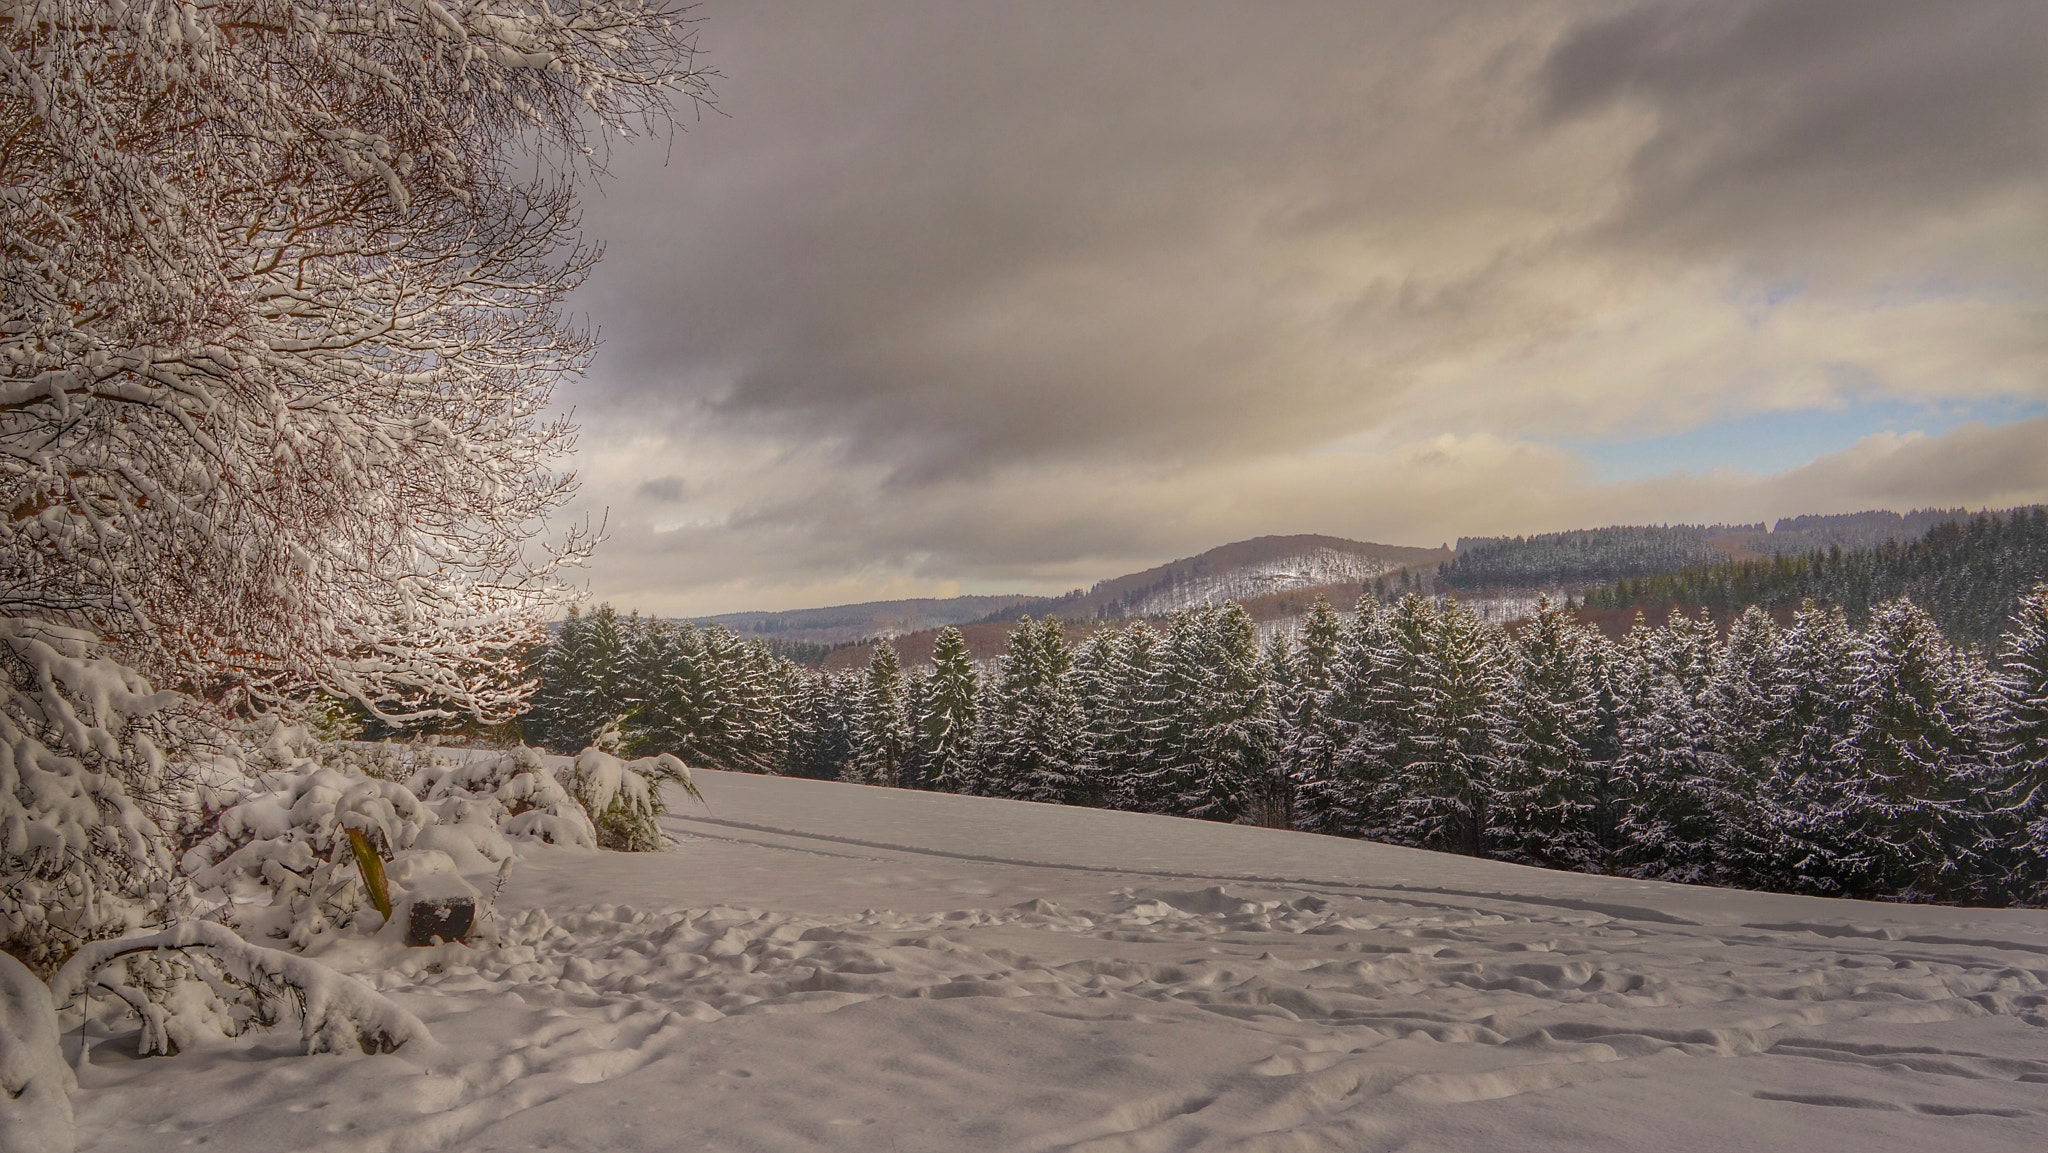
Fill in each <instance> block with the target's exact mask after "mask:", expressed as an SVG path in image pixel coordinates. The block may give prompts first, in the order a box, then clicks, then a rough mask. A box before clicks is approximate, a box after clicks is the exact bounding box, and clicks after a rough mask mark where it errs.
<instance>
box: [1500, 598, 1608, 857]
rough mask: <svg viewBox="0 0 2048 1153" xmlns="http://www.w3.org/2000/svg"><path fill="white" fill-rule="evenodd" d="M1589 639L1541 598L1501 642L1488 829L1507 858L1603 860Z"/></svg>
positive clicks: (1568, 616) (1596, 711)
mask: <svg viewBox="0 0 2048 1153" xmlns="http://www.w3.org/2000/svg"><path fill="white" fill-rule="evenodd" d="M1591 647H1592V646H1591V643H1590V639H1589V638H1588V636H1587V635H1586V630H1585V629H1584V628H1582V627H1580V626H1579V625H1578V623H1577V622H1576V621H1574V620H1573V619H1572V617H1571V614H1570V613H1568V612H1567V611H1565V610H1564V609H1562V608H1560V607H1559V606H1557V605H1555V604H1553V603H1551V601H1550V600H1549V599H1548V598H1543V599H1541V600H1539V601H1538V602H1537V606H1536V615H1535V616H1534V617H1533V618H1532V619H1531V620H1530V621H1529V623H1528V626H1527V627H1526V628H1525V629H1524V630H1523V631H1522V634H1521V635H1520V636H1519V637H1518V638H1516V640H1515V642H1514V644H1513V645H1512V647H1511V648H1510V650H1509V653H1508V659H1509V661H1510V662H1511V663H1510V666H1509V670H1508V673H1509V675H1508V677H1507V679H1506V681H1505V693H1506V697H1507V700H1506V702H1505V705H1506V716H1507V721H1508V726H1507V727H1508V732H1509V737H1508V746H1509V755H1508V756H1507V757H1505V758H1504V760H1503V763H1502V766H1501V775H1500V785H1499V797H1498V800H1497V803H1496V805H1495V808H1494V811H1493V812H1492V814H1491V824H1490V827H1489V829H1488V836H1489V839H1490V841H1491V844H1492V846H1493V850H1494V853H1495V855H1497V856H1500V857H1502V858H1504V859H1506V860H1511V861H1520V862H1522V863H1525V864H1532V865H1547V866H1550V867H1552V868H1559V869H1575V870H1578V871H1581V872H1600V871H1602V870H1604V868H1605V867H1606V853H1605V851H1604V849H1603V847H1602V844H1601V837H1600V827H1599V824H1600V817H1601V810H1602V807H1603V806H1602V797H1601V792H1602V789H1603V786H1604V785H1605V781H1604V780H1603V773H1602V770H1603V767H1604V766H1602V765H1601V764H1600V762H1599V761H1598V760H1596V758H1595V756H1594V747H1595V745H1596V744H1597V743H1598V741H1599V735H1600V733H1599V730H1600V722H1601V717H1600V709H1599V692H1598V688H1597V686H1596V683H1595V680H1594V665H1593V660H1592V659H1591Z"/></svg>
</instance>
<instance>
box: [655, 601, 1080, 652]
mask: <svg viewBox="0 0 2048 1153" xmlns="http://www.w3.org/2000/svg"><path fill="white" fill-rule="evenodd" d="M1037 599H1039V598H1037V597H1030V596H1024V595H1022V594H1016V595H1003V596H969V597H945V598H935V597H919V598H916V599H912V600H900V601H867V602H864V603H862V604H857V605H833V606H831V607H829V608H821V609H788V610H785V611H782V612H752V613H723V614H721V615H719V616H715V617H696V618H693V620H694V622H695V623H696V624H700V625H723V626H725V627H726V628H729V629H731V630H732V631H734V632H736V633H743V634H746V635H749V636H759V637H767V638H773V639H775V640H779V641H787V642H792V643H799V644H801V643H809V644H820V645H836V644H845V643H847V642H850V641H864V640H867V639H869V638H871V637H882V636H900V635H902V634H904V633H914V632H917V631H919V630H921V629H937V628H943V627H944V626H946V625H955V624H965V623H966V622H968V621H976V620H981V619H983V618H984V617H987V616H989V615H990V614H992V613H1000V612H1002V611H1003V610H1005V609H1008V608H1010V607H1012V606H1015V605H1019V604H1024V603H1026V602H1030V601H1035V600H1037Z"/></svg>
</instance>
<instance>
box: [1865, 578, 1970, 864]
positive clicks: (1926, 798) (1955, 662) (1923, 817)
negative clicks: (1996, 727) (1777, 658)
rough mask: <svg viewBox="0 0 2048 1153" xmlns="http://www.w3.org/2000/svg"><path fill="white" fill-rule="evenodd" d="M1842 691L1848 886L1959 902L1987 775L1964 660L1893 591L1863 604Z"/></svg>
mask: <svg viewBox="0 0 2048 1153" xmlns="http://www.w3.org/2000/svg"><path fill="white" fill-rule="evenodd" d="M1861 655H1862V660H1861V661H1860V662H1859V663H1858V665H1857V667H1856V675H1855V680H1854V683H1853V684H1852V686H1851V699H1852V701H1853V703H1854V707H1855V712H1854V716H1853V720H1852V722H1851V725H1850V730H1849V733H1848V735H1847V737H1846V738H1845V739H1844V741H1843V746H1844V755H1845V759H1846V760H1847V762H1848V764H1849V766H1850V768H1851V770H1852V771H1851V774H1850V776H1849V780H1848V783H1849V792H1848V796H1847V798H1846V800H1847V806H1846V812H1845V816H1846V818H1847V820H1848V828H1849V829H1850V830H1851V831H1852V832H1854V833H1855V834H1856V840H1857V842H1858V844H1859V845H1860V846H1861V851H1860V852H1859V853H1858V854H1857V856H1856V859H1855V865H1856V868H1855V869H1854V871H1853V872H1851V873H1850V875H1849V876H1848V877H1847V878H1846V879H1845V880H1846V887H1847V888H1848V890H1849V892H1850V895H1852V896H1865V897H1892V896H1910V897H1917V898H1919V899H1922V900H1937V901H1939V900H1957V899H1961V898H1963V897H1965V896H1967V895H1968V892H1969V889H1970V887H1971V883H1972V876H1973V875H1974V872H1975V868H1976V866H1977V864H1978V861H1977V859H1976V858H1977V854H1978V851H1979V846H1980V843H1981V840H1982V837H1981V820H1980V814H1979V813H1978V812H1977V811H1976V809H1975V806H1974V805H1973V804H1972V801H1973V798H1974V795H1975V794H1976V793H1977V792H1978V790H1979V789H1980V788H1981V787H1982V786H1983V785H1984V784H1985V771H1984V766H1983V752H1984V750H1983V748H1982V742H1981V740H1980V739H1979V735H1978V733H1977V732H1976V731H1975V726H1974V724H1973V718H1972V715H1971V707H1970V705H1971V701H1970V697H1969V690H1968V684H1967V680H1966V676H1965V669H1964V666H1963V665H1962V662H1961V661H1960V660H1959V659H1958V655H1957V654H1956V653H1955V651H1954V650H1953V649H1952V648H1951V647H1950V645H1949V643H1948V641H1947V639H1946V638H1944V637H1943V636H1942V635H1941V631H1940V629H1939V628H1938V627H1937V626H1936V625H1935V623H1934V621H1933V620H1932V618H1930V617H1928V615H1927V614H1926V613H1924V612H1922V611H1920V609H1919V608H1918V607H1917V606H1915V605H1914V604H1913V603H1912V602H1911V601H1909V600H1906V599H1905V598H1903V597H1901V598H1900V599H1898V600H1895V601H1891V602H1889V603H1887V604H1884V605H1882V606H1880V607H1879V608H1878V609H1877V610H1876V611H1874V612H1873V613H1872V614H1871V619H1870V629H1869V631H1868V632H1867V633H1866V634H1865V638H1864V644H1863V646H1862V654H1861Z"/></svg>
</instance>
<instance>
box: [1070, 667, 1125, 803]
mask: <svg viewBox="0 0 2048 1153" xmlns="http://www.w3.org/2000/svg"><path fill="white" fill-rule="evenodd" d="M1117 642H1118V634H1117V633H1114V632H1109V631H1107V630H1104V631H1100V632H1097V633H1095V634H1093V635H1092V636H1090V637H1089V638H1088V639H1087V640H1086V641H1084V642H1082V644H1081V646H1080V647H1079V648H1078V649H1076V650H1075V651H1074V672H1073V679H1074V703H1075V704H1076V705H1078V706H1079V707H1080V710H1081V729H1080V734H1079V736H1078V737H1077V738H1076V740H1077V747H1076V751H1075V757H1074V764H1075V771H1076V773H1077V774H1078V775H1079V776H1080V778H1081V784H1080V788H1079V794H1080V798H1081V803H1082V804H1085V805H1090V806H1094V807H1098V808H1100V807H1105V806H1107V805H1109V804H1110V803H1111V801H1112V799H1113V797H1114V795H1115V782H1116V779H1117V778H1116V768H1115V766H1116V761H1117V751H1118V747H1119V744H1120V742H1121V741H1122V739H1123V737H1124V735H1125V732H1124V728H1125V725H1126V724H1127V723H1128V720H1127V718H1126V716H1125V714H1126V712H1127V710H1126V709H1125V707H1124V702H1123V701H1122V700H1120V699H1119V697H1118V688H1119V685H1118V677H1117V672H1118V659H1117V658H1118V654H1117Z"/></svg>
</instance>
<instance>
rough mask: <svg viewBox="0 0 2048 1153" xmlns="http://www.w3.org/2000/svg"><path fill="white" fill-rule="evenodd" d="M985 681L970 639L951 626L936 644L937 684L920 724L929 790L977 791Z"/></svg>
mask: <svg viewBox="0 0 2048 1153" xmlns="http://www.w3.org/2000/svg"><path fill="white" fill-rule="evenodd" d="M978 680H979V678H978V677H977V676H976V675H975V672H974V660H973V658H972V657H971V656H970V655H969V654H968V651H967V638H966V637H965V636H963V635H962V634H961V632H960V630H959V629H957V628H954V627H952V626H951V625H948V626H946V628H945V629H944V630H942V631H941V632H940V633H939V639H938V641H937V643H935V644H934V645H933V646H932V675H931V686H930V689H929V692H928V695H927V697H926V704H925V708H924V712H923V714H922V716H921V717H920V718H919V720H918V725H917V735H918V747H919V749H920V750H921V753H922V756H923V759H924V772H925V781H926V782H927V784H926V787H928V788H933V789H938V790H940V791H941V792H947V793H966V792H973V791H974V790H973V789H972V788H970V787H969V786H970V784H971V783H972V782H971V780H970V777H971V775H972V771H973V764H974V740H975V730H976V728H977V716H978V713H977V709H976V697H977V696H978V695H979V691H980V685H979V684H978Z"/></svg>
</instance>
